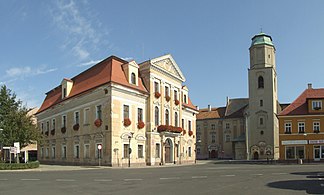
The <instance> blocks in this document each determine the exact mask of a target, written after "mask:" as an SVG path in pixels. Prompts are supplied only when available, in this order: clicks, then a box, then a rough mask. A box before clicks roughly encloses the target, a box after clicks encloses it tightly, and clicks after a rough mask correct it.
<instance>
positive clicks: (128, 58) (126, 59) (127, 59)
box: [122, 57, 134, 61]
mask: <svg viewBox="0 0 324 195" xmlns="http://www.w3.org/2000/svg"><path fill="white" fill-rule="evenodd" d="M122 59H123V60H125V61H130V60H133V59H134V58H132V57H123V58H122Z"/></svg>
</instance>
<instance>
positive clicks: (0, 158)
mask: <svg viewBox="0 0 324 195" xmlns="http://www.w3.org/2000/svg"><path fill="white" fill-rule="evenodd" d="M2 131H3V129H0V132H1V135H2ZM0 144H1V145H0V147H1V148H0V149H1V157H0V161H2V160H3V141H2V139H1V143H0Z"/></svg>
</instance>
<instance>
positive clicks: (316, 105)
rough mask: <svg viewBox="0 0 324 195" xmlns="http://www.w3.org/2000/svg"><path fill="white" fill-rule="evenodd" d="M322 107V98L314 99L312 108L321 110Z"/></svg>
mask: <svg viewBox="0 0 324 195" xmlns="http://www.w3.org/2000/svg"><path fill="white" fill-rule="evenodd" d="M321 109H322V101H321V100H313V101H312V110H321Z"/></svg>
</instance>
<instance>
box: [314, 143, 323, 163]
mask: <svg viewBox="0 0 324 195" xmlns="http://www.w3.org/2000/svg"><path fill="white" fill-rule="evenodd" d="M320 151H321V148H320V146H314V160H316V161H317V160H320V159H321V152H320Z"/></svg>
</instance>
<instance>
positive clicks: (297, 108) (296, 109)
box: [279, 88, 324, 116]
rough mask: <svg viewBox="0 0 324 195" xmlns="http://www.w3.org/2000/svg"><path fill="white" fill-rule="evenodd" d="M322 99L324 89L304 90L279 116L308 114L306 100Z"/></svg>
mask: <svg viewBox="0 0 324 195" xmlns="http://www.w3.org/2000/svg"><path fill="white" fill-rule="evenodd" d="M312 98H315V99H316V98H324V88H321V89H306V90H305V91H304V92H303V93H302V94H301V95H299V97H298V98H297V99H295V100H294V101H293V102H292V103H291V104H290V105H289V106H287V107H286V108H285V109H284V110H283V111H282V112H281V113H280V114H279V116H287V115H305V114H308V106H307V99H312Z"/></svg>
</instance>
